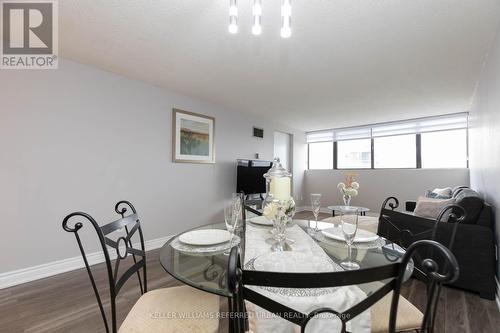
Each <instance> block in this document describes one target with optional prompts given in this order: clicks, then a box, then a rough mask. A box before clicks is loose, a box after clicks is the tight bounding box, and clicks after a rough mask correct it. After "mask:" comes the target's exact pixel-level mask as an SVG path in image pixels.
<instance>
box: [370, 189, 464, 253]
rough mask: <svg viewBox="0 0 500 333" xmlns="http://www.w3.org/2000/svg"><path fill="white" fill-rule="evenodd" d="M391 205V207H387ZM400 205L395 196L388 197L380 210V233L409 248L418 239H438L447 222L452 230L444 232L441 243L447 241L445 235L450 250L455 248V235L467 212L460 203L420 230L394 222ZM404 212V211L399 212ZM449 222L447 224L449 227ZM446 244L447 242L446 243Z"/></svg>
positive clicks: (447, 209) (441, 213) (445, 209)
mask: <svg viewBox="0 0 500 333" xmlns="http://www.w3.org/2000/svg"><path fill="white" fill-rule="evenodd" d="M387 206H389V208H387ZM398 207H399V201H398V199H397V198H395V197H389V198H387V199H386V200H385V201H384V203H383V204H382V209H381V210H380V223H379V234H382V235H383V236H384V237H386V238H388V239H390V240H392V241H393V242H395V243H397V244H399V245H400V246H402V247H404V248H407V247H408V246H410V245H411V244H412V243H413V242H416V241H417V240H423V239H430V240H438V237H437V236H438V233H439V231H440V229H442V228H440V227H444V226H445V225H444V224H443V222H444V221H445V218H446V221H447V222H445V223H449V224H452V226H451V231H448V230H447V231H446V232H442V234H443V235H442V237H439V242H440V243H442V244H443V243H446V242H445V239H444V237H447V236H448V234H449V237H448V242H447V243H448V245H447V246H448V248H449V249H450V250H452V249H453V245H454V243H455V237H456V234H457V228H458V225H459V224H460V223H461V222H462V221H464V220H465V218H466V216H467V215H466V212H465V210H464V209H463V208H462V207H461V206H458V205H449V206H447V207H445V208H443V210H441V212H440V213H439V215H438V218H437V219H436V220H435V221H434V222H433V223H432V224H431V227H430V228H429V227H425V228H422V229H418V230H413V231H412V230H409V229H408V228H405V229H402V228H400V227H399V226H398V225H397V224H396V223H393V221H392V219H393V218H397V216H398V215H395V214H394V213H397V212H395V209H397V208H398ZM398 214H403V213H398ZM449 224H447V225H446V227H448V228H447V229H449ZM445 245H446V244H445Z"/></svg>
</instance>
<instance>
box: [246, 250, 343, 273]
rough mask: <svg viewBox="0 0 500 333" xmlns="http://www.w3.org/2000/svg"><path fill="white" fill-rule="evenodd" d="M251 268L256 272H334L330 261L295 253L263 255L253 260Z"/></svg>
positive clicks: (284, 252) (285, 252)
mask: <svg viewBox="0 0 500 333" xmlns="http://www.w3.org/2000/svg"><path fill="white" fill-rule="evenodd" d="M253 267H254V268H255V270H257V271H263V272H278V273H284V272H288V273H321V272H332V271H334V267H333V265H332V263H331V261H329V260H328V259H327V258H324V257H318V256H314V255H306V254H304V253H301V252H295V251H283V252H271V253H267V254H263V255H261V256H260V257H257V258H255V260H254V262H253Z"/></svg>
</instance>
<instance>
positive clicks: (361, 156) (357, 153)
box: [337, 139, 372, 169]
mask: <svg viewBox="0 0 500 333" xmlns="http://www.w3.org/2000/svg"><path fill="white" fill-rule="evenodd" d="M371 145H372V144H371V140H370V139H361V140H347V141H338V142H337V168H338V169H369V168H371V165H372V148H371Z"/></svg>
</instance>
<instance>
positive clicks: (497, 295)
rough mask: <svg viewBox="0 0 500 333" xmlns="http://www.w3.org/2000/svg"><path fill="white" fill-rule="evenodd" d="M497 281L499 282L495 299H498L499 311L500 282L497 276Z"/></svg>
mask: <svg viewBox="0 0 500 333" xmlns="http://www.w3.org/2000/svg"><path fill="white" fill-rule="evenodd" d="M495 281H496V283H497V292H496V297H495V300H496V301H497V306H498V311H500V282H498V278H497V277H496V276H495Z"/></svg>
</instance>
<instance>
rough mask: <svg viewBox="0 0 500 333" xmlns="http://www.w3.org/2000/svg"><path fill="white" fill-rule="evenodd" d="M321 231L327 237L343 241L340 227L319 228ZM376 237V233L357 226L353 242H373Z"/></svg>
mask: <svg viewBox="0 0 500 333" xmlns="http://www.w3.org/2000/svg"><path fill="white" fill-rule="evenodd" d="M321 232H322V233H323V235H325V236H326V237H328V238H332V239H335V240H338V241H345V238H344V233H343V232H342V227H334V228H329V229H325V230H321ZM378 238H379V236H378V235H377V234H374V233H373V232H369V231H366V230H363V229H359V228H358V230H357V231H356V237H355V238H354V243H368V242H373V241H376V240H377V239H378Z"/></svg>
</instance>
